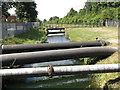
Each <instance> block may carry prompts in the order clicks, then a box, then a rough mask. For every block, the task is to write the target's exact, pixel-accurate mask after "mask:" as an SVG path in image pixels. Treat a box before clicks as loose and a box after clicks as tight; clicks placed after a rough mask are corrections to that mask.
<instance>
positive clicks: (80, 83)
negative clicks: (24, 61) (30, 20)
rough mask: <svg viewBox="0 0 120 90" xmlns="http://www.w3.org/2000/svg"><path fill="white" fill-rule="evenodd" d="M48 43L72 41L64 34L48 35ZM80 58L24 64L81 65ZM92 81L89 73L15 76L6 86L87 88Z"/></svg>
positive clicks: (33, 65)
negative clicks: (29, 76)
mask: <svg viewBox="0 0 120 90" xmlns="http://www.w3.org/2000/svg"><path fill="white" fill-rule="evenodd" d="M47 42H48V43H64V42H70V41H69V40H67V39H66V38H65V36H64V35H62V34H60V35H48V40H47ZM81 64H83V62H81V61H80V60H73V59H69V60H61V61H52V62H44V63H35V64H28V65H24V67H26V68H27V67H43V66H48V65H53V66H66V65H81ZM89 83H90V77H89V76H88V75H67V76H54V77H53V78H49V77H31V78H14V79H11V80H9V81H8V82H7V83H6V84H5V87H7V88H42V87H43V88H86V87H87V86H88V85H89Z"/></svg>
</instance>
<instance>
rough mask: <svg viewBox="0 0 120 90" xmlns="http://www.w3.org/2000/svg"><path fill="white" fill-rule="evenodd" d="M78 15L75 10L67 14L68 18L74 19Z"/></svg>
mask: <svg viewBox="0 0 120 90" xmlns="http://www.w3.org/2000/svg"><path fill="white" fill-rule="evenodd" d="M76 14H77V11H75V10H74V9H73V8H71V9H70V11H69V12H68V13H67V16H70V17H73V16H75V15H76Z"/></svg>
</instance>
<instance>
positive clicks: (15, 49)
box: [2, 41, 110, 54]
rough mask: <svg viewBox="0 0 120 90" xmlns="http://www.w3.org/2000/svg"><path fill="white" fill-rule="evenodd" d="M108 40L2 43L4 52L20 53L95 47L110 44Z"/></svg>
mask: <svg viewBox="0 0 120 90" xmlns="http://www.w3.org/2000/svg"><path fill="white" fill-rule="evenodd" d="M109 44H110V42H108V41H83V42H69V43H43V44H17V45H2V53H3V54H7V53H20V52H32V51H43V50H55V49H69V48H80V47H95V46H102V45H104V46H106V45H109Z"/></svg>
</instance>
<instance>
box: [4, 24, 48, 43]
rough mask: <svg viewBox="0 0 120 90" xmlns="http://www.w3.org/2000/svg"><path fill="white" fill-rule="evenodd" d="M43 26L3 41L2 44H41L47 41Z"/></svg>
mask: <svg viewBox="0 0 120 90" xmlns="http://www.w3.org/2000/svg"><path fill="white" fill-rule="evenodd" d="M44 29H45V26H39V27H35V28H34V29H32V30H29V31H28V32H26V33H23V34H20V35H18V36H14V37H13V36H12V37H8V38H6V39H4V40H3V41H2V44H4V45H8V44H32V43H42V42H45V41H46V40H47V36H46V32H45V30H44Z"/></svg>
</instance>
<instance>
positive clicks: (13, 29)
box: [0, 22, 40, 39]
mask: <svg viewBox="0 0 120 90" xmlns="http://www.w3.org/2000/svg"><path fill="white" fill-rule="evenodd" d="M0 25H1V27H2V28H0V29H1V30H0V39H4V38H7V37H8V36H16V35H18V34H21V33H24V32H26V31H28V30H30V29H33V28H34V27H37V26H39V25H40V22H27V23H7V22H4V23H1V24H0Z"/></svg>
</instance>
